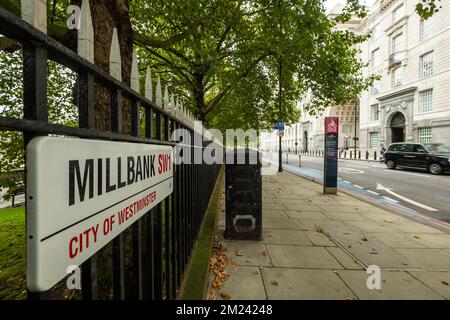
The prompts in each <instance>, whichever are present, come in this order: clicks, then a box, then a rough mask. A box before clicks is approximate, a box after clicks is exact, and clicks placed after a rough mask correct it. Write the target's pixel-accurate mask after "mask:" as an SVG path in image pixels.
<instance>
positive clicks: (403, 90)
mask: <svg viewBox="0 0 450 320" xmlns="http://www.w3.org/2000/svg"><path fill="white" fill-rule="evenodd" d="M416 90H417V87H415V86H414V87H409V88H405V89H402V90H400V91H395V92H391V93H388V94H386V95H384V96H381V97H378V98H377V100H378V101H380V102H381V101H384V100H388V99H391V98H395V97H398V96H402V95H404V94H407V93H410V92H414V91H416Z"/></svg>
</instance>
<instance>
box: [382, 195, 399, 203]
mask: <svg viewBox="0 0 450 320" xmlns="http://www.w3.org/2000/svg"><path fill="white" fill-rule="evenodd" d="M383 198H384V199H386V200H388V201H390V202H395V203H398V201H397V200H394V199H392V198H389V197H387V196H383Z"/></svg>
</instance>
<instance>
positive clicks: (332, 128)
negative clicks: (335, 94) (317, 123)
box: [325, 117, 339, 134]
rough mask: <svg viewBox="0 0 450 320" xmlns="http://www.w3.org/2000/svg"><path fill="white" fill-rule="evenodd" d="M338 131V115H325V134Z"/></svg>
mask: <svg viewBox="0 0 450 320" xmlns="http://www.w3.org/2000/svg"><path fill="white" fill-rule="evenodd" d="M338 131H339V118H338V117H326V118H325V134H330V133H338Z"/></svg>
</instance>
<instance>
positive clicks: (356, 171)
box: [339, 167, 364, 174]
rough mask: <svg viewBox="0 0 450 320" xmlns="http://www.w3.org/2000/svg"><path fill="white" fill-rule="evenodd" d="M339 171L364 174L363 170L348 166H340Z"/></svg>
mask: <svg viewBox="0 0 450 320" xmlns="http://www.w3.org/2000/svg"><path fill="white" fill-rule="evenodd" d="M339 172H344V173H362V174H364V171H362V170H359V169H353V168H349V167H341V168H339Z"/></svg>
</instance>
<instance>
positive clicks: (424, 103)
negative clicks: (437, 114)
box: [419, 89, 433, 112]
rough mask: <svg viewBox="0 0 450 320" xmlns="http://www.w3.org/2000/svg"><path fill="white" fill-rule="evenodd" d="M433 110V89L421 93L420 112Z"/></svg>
mask: <svg viewBox="0 0 450 320" xmlns="http://www.w3.org/2000/svg"><path fill="white" fill-rule="evenodd" d="M430 111H433V89H430V90H425V91H422V92H420V93H419V112H430Z"/></svg>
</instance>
